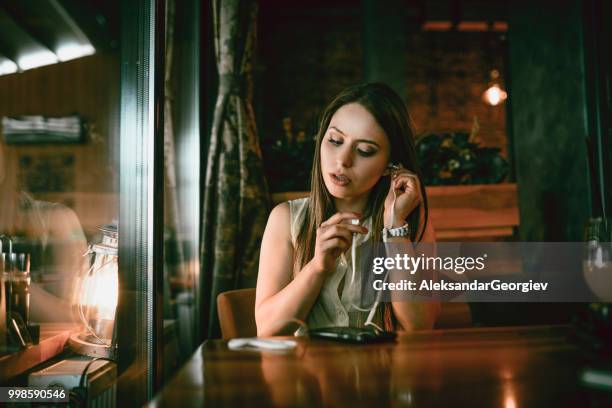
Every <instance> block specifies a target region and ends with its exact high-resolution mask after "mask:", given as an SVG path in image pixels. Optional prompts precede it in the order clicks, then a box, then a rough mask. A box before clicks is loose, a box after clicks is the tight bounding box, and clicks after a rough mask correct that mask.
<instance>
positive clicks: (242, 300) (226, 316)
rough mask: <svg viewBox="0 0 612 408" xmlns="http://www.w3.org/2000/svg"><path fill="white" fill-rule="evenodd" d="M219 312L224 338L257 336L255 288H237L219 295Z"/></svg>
mask: <svg viewBox="0 0 612 408" xmlns="http://www.w3.org/2000/svg"><path fill="white" fill-rule="evenodd" d="M217 314H218V316H219V323H220V325H221V336H222V337H223V339H231V338H234V337H255V336H257V326H256V324H255V289H254V288H249V289H237V290H230V291H227V292H223V293H220V294H219V296H217Z"/></svg>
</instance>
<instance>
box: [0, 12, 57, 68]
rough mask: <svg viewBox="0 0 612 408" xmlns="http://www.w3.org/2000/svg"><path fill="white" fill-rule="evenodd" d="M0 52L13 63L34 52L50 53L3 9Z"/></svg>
mask: <svg viewBox="0 0 612 408" xmlns="http://www.w3.org/2000/svg"><path fill="white" fill-rule="evenodd" d="M0 30H1V32H2V35H0V52H1V53H2V54H4V55H6V56H7V57H8V58H9V59H11V60H13V61H19V58H20V57H22V56H24V55H26V54H31V53H35V52H42V51H51V52H53V50H51V49H50V48H49V47H47V46H46V45H45V44H42V43H40V42H39V41H37V40H36V39H35V38H33V37H32V36H31V35H30V34H29V33H28V32H26V31H25V30H24V29H23V28H22V27H21V26H20V25H19V24H18V23H17V22H16V21H15V20H13V18H12V17H11V15H10V14H9V13H7V12H6V10H5V9H4V8H0Z"/></svg>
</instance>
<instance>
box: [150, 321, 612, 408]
mask: <svg viewBox="0 0 612 408" xmlns="http://www.w3.org/2000/svg"><path fill="white" fill-rule="evenodd" d="M569 332H570V328H569V327H566V326H537V327H535V326H532V327H514V328H480V329H460V330H434V331H424V332H418V333H412V334H405V335H402V336H400V337H399V338H398V340H397V342H395V343H386V344H379V345H347V344H342V343H336V342H329V341H323V340H315V339H311V340H308V339H300V340H299V347H298V349H297V350H295V351H293V352H291V353H288V354H276V353H271V352H263V353H260V352H252V351H231V350H229V349H228V348H227V342H225V341H221V340H215V341H208V342H206V343H204V344H203V345H202V346H201V347H200V348H199V349H198V350H197V351H196V353H195V354H194V355H193V357H192V358H191V359H190V360H189V361H188V363H187V364H186V365H185V366H184V367H183V368H182V369H181V370H180V371H179V373H178V374H177V375H176V376H175V377H174V378H173V379H172V380H171V381H170V382H169V383H168V384H167V385H166V386H165V387H164V388H163V389H162V391H161V393H160V394H159V395H157V397H156V398H155V399H154V400H153V401H152V402H151V405H152V406H180V407H199V406H210V407H239V406H309V407H310V406H312V407H314V406H348V407H358V406H368V407H372V406H384V407H386V406H407V407H415V406H418V407H432V406H453V407H458V406H459V407H461V406H469V407H481V406H482V407H504V408H520V407H561V406H572V407H573V406H588V405H585V403H586V402H587V401H588V400H594V399H598V401H599V399H601V398H602V396H601V394H598V393H595V392H593V391H591V390H588V389H586V388H583V387H581V385H580V382H579V376H580V373H581V369H582V361H581V355H582V353H581V352H580V350H578V349H577V348H576V347H575V346H574V345H572V344H571V343H570V342H569V341H568V340H567V335H568V333H569ZM605 398H609V397H605ZM599 406H603V405H599Z"/></svg>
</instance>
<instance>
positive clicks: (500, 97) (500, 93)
mask: <svg viewBox="0 0 612 408" xmlns="http://www.w3.org/2000/svg"><path fill="white" fill-rule="evenodd" d="M507 98H508V94H507V93H506V91H504V90H503V89H501V88H500V87H499V85H498V84H493V85H491V86H490V87H489V89H487V90H486V91H485V92H484V94H483V95H482V99H483V100H484V101H485V103H487V104H489V105H491V106H497V105H499V104H501V103H503V102H504V101H505V100H506V99H507Z"/></svg>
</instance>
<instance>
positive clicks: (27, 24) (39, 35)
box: [0, 0, 57, 50]
mask: <svg viewBox="0 0 612 408" xmlns="http://www.w3.org/2000/svg"><path fill="white" fill-rule="evenodd" d="M30 3H31V1H29V0H22V1H6V2H3V3H2V8H3V9H4V11H5V12H6V14H8V15H9V16H10V17H11V18H12V20H13V21H14V22H15V24H17V25H18V26H19V27H20V28H21V29H22V30H23V31H24V32H26V33H28V35H29V36H30V37H32V38H33V39H35V40H36V41H38V42H39V43H40V44H42V45H44V46H45V47H47V48H48V49H49V50H55V49H56V48H57V38H56V37H57V35H56V32H55V27H54V23H53V20H52V18H51V16H49V3H48V2H47V1H43V2H38V3H37V4H36V7H32V4H30ZM0 27H2V28H3V26H0Z"/></svg>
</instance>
